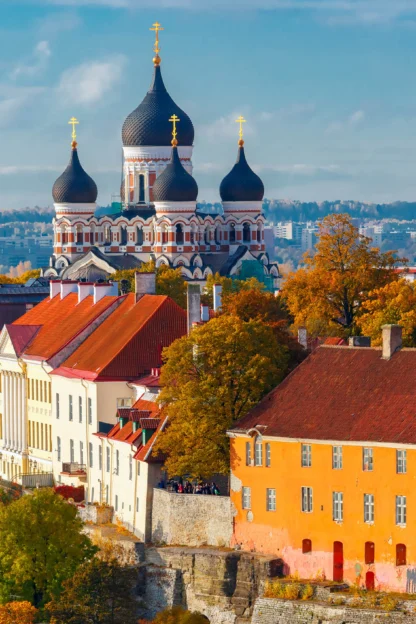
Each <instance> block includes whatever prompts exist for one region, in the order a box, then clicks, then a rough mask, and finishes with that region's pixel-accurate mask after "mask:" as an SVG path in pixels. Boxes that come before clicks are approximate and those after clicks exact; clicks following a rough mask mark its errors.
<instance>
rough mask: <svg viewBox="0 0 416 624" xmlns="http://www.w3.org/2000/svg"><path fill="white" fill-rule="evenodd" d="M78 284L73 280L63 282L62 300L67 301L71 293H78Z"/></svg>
mask: <svg viewBox="0 0 416 624" xmlns="http://www.w3.org/2000/svg"><path fill="white" fill-rule="evenodd" d="M77 290H78V283H77V282H73V281H72V280H61V299H65V297H66V296H67V295H69V293H73V292H77Z"/></svg>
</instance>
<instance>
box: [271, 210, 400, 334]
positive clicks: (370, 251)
mask: <svg viewBox="0 0 416 624" xmlns="http://www.w3.org/2000/svg"><path fill="white" fill-rule="evenodd" d="M403 262H405V259H399V258H396V257H395V255H394V252H392V251H388V252H385V253H382V252H381V251H380V250H379V249H378V248H375V247H372V246H371V239H369V238H367V237H365V236H362V235H360V234H359V232H358V229H357V228H356V227H355V226H354V225H353V223H352V221H351V218H350V217H349V216H348V215H346V214H333V215H329V216H328V217H325V218H324V219H323V220H322V223H321V224H320V226H319V234H318V243H317V245H316V253H315V254H314V255H311V254H306V256H305V267H304V268H300V269H298V271H296V272H295V273H292V274H290V275H289V276H288V278H287V280H286V282H285V284H284V287H283V290H282V295H281V296H282V297H283V299H284V301H285V304H286V305H287V308H288V311H289V313H290V314H291V315H292V317H293V320H294V325H295V327H296V326H297V327H299V326H302V325H303V326H306V327H307V329H308V330H309V331H310V332H311V333H315V332H316V330H317V328H318V331H319V332H323V331H325V332H326V333H327V334H329V335H331V334H335V335H336V334H338V335H351V334H352V333H354V331H355V330H356V319H357V317H358V316H359V315H360V314H361V311H362V304H363V301H365V300H366V299H368V295H369V293H370V292H371V291H373V290H375V289H377V288H382V287H383V286H385V285H386V284H388V283H390V282H392V281H395V280H397V279H398V276H397V273H396V272H395V267H396V266H397V264H399V263H401V264H402V263H403Z"/></svg>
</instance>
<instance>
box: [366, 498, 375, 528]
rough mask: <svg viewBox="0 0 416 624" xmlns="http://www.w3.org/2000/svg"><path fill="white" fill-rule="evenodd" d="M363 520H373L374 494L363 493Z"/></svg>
mask: <svg viewBox="0 0 416 624" xmlns="http://www.w3.org/2000/svg"><path fill="white" fill-rule="evenodd" d="M364 522H374V494H364Z"/></svg>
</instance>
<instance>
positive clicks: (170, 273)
mask: <svg viewBox="0 0 416 624" xmlns="http://www.w3.org/2000/svg"><path fill="white" fill-rule="evenodd" d="M152 271H155V272H156V294H157V295H167V296H168V297H171V298H172V299H173V300H174V301H175V302H176V303H177V304H178V305H180V306H181V308H184V309H185V308H186V289H187V284H186V281H185V280H184V278H183V277H182V274H181V270H180V268H178V269H171V268H170V267H168V266H167V265H166V264H162V265H160V267H158V268H157V269H156V267H155V263H154V262H153V261H149V262H146V263H144V264H143V265H141V266H140V267H139V268H138V269H124V270H122V271H116V272H115V273H113V274H112V276H111V279H113V280H114V281H115V282H123V281H124V282H125V285H126V286H127V292H134V289H135V283H134V274H135V273H147V272H152Z"/></svg>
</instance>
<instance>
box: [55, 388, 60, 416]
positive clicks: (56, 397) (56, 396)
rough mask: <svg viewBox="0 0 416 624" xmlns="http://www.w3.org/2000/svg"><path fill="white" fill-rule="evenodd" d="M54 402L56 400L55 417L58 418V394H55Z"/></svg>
mask: <svg viewBox="0 0 416 624" xmlns="http://www.w3.org/2000/svg"><path fill="white" fill-rule="evenodd" d="M55 400H56V417H57V418H59V394H58V393H56V395H55Z"/></svg>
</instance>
